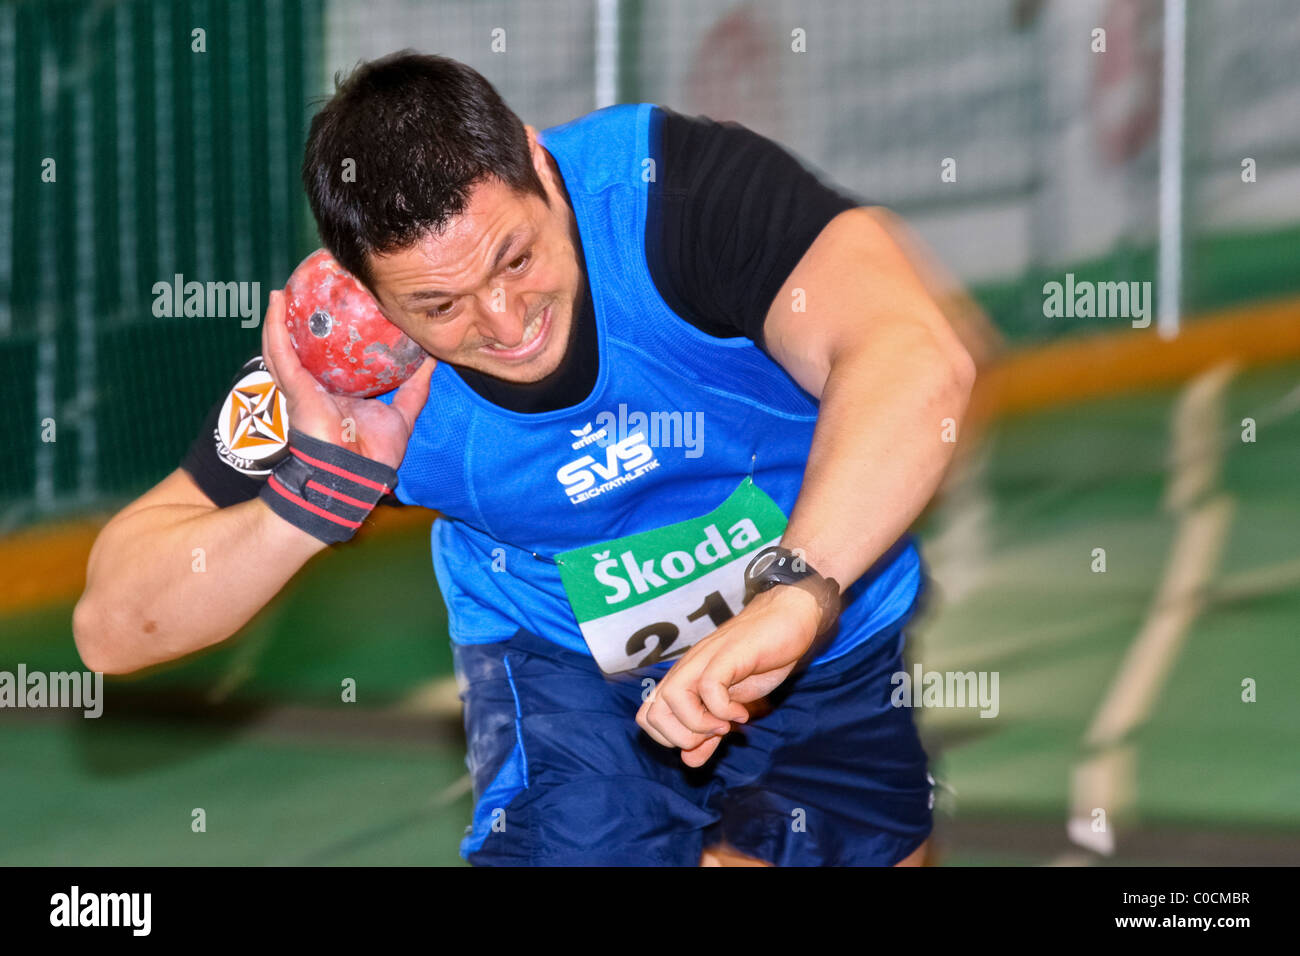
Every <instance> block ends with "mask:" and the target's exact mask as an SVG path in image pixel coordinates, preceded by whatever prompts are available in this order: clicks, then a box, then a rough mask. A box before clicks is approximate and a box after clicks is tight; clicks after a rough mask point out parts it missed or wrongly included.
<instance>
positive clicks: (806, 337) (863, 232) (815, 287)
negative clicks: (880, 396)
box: [763, 206, 964, 399]
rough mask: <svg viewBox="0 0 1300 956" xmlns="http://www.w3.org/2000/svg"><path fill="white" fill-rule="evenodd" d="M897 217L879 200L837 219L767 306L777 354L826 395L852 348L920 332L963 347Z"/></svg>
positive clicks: (942, 344)
mask: <svg viewBox="0 0 1300 956" xmlns="http://www.w3.org/2000/svg"><path fill="white" fill-rule="evenodd" d="M897 228H898V227H897V225H896V220H893V218H892V215H891V214H890V213H889V212H888V211H887V210H884V209H882V208H881V207H878V206H871V207H865V206H863V207H857V208H854V209H850V210H847V211H845V212H842V213H840V214H839V215H838V216H836V217H835V218H834V219H832V220H831V221H830V222H829V223H828V224H827V226H826V228H825V229H823V230H822V231H821V233H820V234H819V235H818V236H817V239H816V240H815V241H814V242H813V244H812V245H811V246H810V247H809V249H808V251H807V252H806V253H805V254H804V255H803V258H801V259H800V260H799V262H798V264H797V265H796V266H795V268H794V270H793V271H792V272H791V273H790V275H789V276H788V277H787V279H786V281H785V283H784V284H783V285H782V287H781V289H780V290H779V291H778V292H777V294H776V297H775V298H774V299H773V300H772V304H771V306H770V308H769V309H768V312H767V315H766V316H765V318H764V322H763V337H764V341H765V344H766V347H767V350H768V353H769V354H770V355H771V356H772V358H773V359H774V360H775V361H776V362H777V363H778V364H779V365H781V367H782V368H784V369H785V370H786V372H787V373H789V375H790V376H791V377H792V378H793V379H794V380H795V381H796V382H798V383H799V385H800V387H802V388H803V389H804V390H805V391H807V392H808V393H809V394H811V395H813V396H815V397H816V398H818V399H820V398H821V394H822V390H823V389H824V387H825V385H826V379H827V377H828V376H829V375H830V370H831V365H832V364H833V362H834V361H835V358H836V356H837V355H838V354H840V353H841V352H843V351H845V350H847V349H853V348H859V347H870V345H871V343H872V342H873V341H878V340H882V339H883V338H896V337H899V336H915V338H916V340H917V341H918V342H923V343H927V344H931V345H934V346H935V347H937V348H938V349H940V350H941V351H943V352H945V353H949V354H952V355H954V356H956V355H958V354H959V353H962V354H964V350H963V349H962V346H961V342H960V341H959V340H958V338H957V336H956V335H955V334H954V333H953V330H952V327H951V326H950V325H949V323H948V321H947V319H946V318H945V316H944V314H943V311H942V309H941V308H940V306H939V303H938V302H937V301H936V299H935V298H934V296H933V295H932V294H931V292H930V290H929V289H928V288H927V285H926V283H925V281H923V279H922V278H921V276H920V275H919V274H918V273H917V271H916V269H915V268H914V267H913V263H912V261H911V260H910V259H909V258H908V255H907V254H906V253H905V252H904V249H903V247H902V246H901V245H900V244H899V242H898V241H897V240H896V239H895V237H894V234H895V232H896V230H897Z"/></svg>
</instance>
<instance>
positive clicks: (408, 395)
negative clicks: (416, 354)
mask: <svg viewBox="0 0 1300 956" xmlns="http://www.w3.org/2000/svg"><path fill="white" fill-rule="evenodd" d="M437 365H438V361H437V359H435V358H434V357H433V356H432V355H426V356H425V358H424V362H423V364H421V365H420V367H419V368H418V369H416V371H415V374H414V375H412V376H411V377H410V378H408V379H407V380H406V381H405V382H403V383H402V385H401V387H400V388H398V389H397V394H396V395H394V396H393V403H392V407H393V408H395V409H397V411H398V413H399V414H400V415H401V416H402V419H403V420H404V421H405V422H406V425H407V427H408V428H414V427H415V420H416V419H417V418H418V417H419V416H420V411H421V410H422V409H423V408H424V403H425V402H426V401H428V400H429V380H430V379H431V378H432V377H433V370H434V368H436V367H437Z"/></svg>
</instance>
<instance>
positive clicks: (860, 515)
mask: <svg viewBox="0 0 1300 956" xmlns="http://www.w3.org/2000/svg"><path fill="white" fill-rule="evenodd" d="M973 379H974V372H973V365H972V363H971V362H970V359H969V356H967V355H966V354H965V352H964V351H962V350H961V349H960V348H953V347H952V345H951V343H948V342H941V341H939V340H938V339H936V338H934V337H933V336H932V335H930V334H929V333H928V332H927V331H926V330H925V329H923V328H912V327H902V328H897V327H896V328H893V329H892V330H891V331H890V332H889V333H888V334H887V335H882V336H880V337H877V338H876V339H874V340H871V341H867V342H864V343H862V345H861V346H860V347H857V348H854V349H852V350H846V352H845V353H843V354H842V355H840V356H838V357H837V358H836V360H835V361H834V362H833V363H832V365H831V369H830V372H829V374H828V376H827V379H826V386H825V388H824V389H823V392H822V398H821V408H820V411H819V413H818V416H817V427H816V430H815V432H814V435H813V443H812V449H811V452H810V455H809V458H808V464H807V467H806V468H805V471H804V481H803V487H802V489H801V490H800V493H799V498H798V500H797V501H796V503H795V507H794V510H793V512H792V513H791V516H790V522H789V525H788V526H787V528H786V531H785V535H784V536H783V538H782V544H783V545H784V546H785V547H787V548H791V549H795V548H798V549H802V553H803V555H804V557H805V559H806V560H807V562H808V563H809V565H810V566H811V567H813V568H814V569H815V570H817V571H818V572H819V573H820V574H822V575H824V576H826V577H833V578H835V579H836V581H838V582H839V584H840V587H841V589H846V588H848V587H849V585H850V584H852V583H853V582H854V581H856V580H857V579H858V578H859V577H861V576H862V574H863V573H864V572H865V571H866V570H867V569H868V568H869V567H871V565H872V564H874V563H875V562H876V560H877V559H878V558H879V557H880V556H881V555H882V554H884V553H885V551H886V550H887V549H888V548H889V547H890V546H891V545H892V544H893V543H894V542H895V541H897V540H898V538H899V537H900V536H901V535H902V534H903V533H904V532H905V531H906V530H907V528H908V527H909V526H910V525H911V524H912V522H913V521H915V520H916V518H917V517H918V516H919V515H920V514H921V512H922V510H923V509H924V508H925V506H926V504H927V503H928V502H929V500H930V498H931V497H932V496H933V495H934V493H935V491H936V490H937V489H938V487H939V483H940V481H941V479H942V477H943V472H944V470H945V468H946V467H947V465H948V463H949V461H950V460H951V458H952V455H953V451H954V449H955V447H956V446H955V443H954V441H953V439H954V438H955V436H956V434H957V433H958V432H957V430H958V428H959V427H960V424H961V421H962V418H963V416H964V414H965V410H966V405H967V402H968V401H969V398H970V389H971V386H972V384H973Z"/></svg>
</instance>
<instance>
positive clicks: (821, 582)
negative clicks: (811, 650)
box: [745, 545, 840, 636]
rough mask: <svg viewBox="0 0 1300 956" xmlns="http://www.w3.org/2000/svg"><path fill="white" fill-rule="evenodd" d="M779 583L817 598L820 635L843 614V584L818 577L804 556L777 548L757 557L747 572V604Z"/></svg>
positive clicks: (755, 556) (770, 548)
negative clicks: (841, 604)
mask: <svg viewBox="0 0 1300 956" xmlns="http://www.w3.org/2000/svg"><path fill="white" fill-rule="evenodd" d="M778 584H791V585H794V586H795V587H797V588H801V589H803V590H805V591H807V592H808V593H809V594H811V595H812V596H813V597H814V598H816V599H817V604H818V606H819V607H821V609H822V617H821V622H820V623H819V624H818V627H817V634H818V636H821V635H822V634H825V633H826V632H827V631H828V630H830V629H831V626H832V625H833V624H834V623H835V620H836V618H838V617H839V614H840V585H839V582H838V581H836V580H835V579H834V578H824V577H822V576H821V575H820V574H818V573H817V572H816V571H815V570H813V568H812V567H811V566H810V565H809V564H808V562H807V561H805V560H804V559H803V558H802V557H801V556H800V555H798V554H796V553H795V552H793V551H791V550H790V549H789V548H782V547H780V546H779V545H773V546H772V547H769V548H764V549H763V550H762V551H760V552H758V554H756V555H754V557H753V559H752V560H751V561H750V562H749V566H748V567H747V568H746V569H745V603H746V604H748V603H749V601H750V600H751V599H752V598H753V597H754V596H755V595H757V594H761V593H763V592H764V591H767V590H769V589H771V588H774V587H776V586H777V585H778Z"/></svg>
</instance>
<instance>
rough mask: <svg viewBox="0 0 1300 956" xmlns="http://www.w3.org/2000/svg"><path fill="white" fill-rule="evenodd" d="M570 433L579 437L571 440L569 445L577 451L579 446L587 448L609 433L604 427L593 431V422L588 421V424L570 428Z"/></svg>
mask: <svg viewBox="0 0 1300 956" xmlns="http://www.w3.org/2000/svg"><path fill="white" fill-rule="evenodd" d="M569 434H570V435H572V436H573V437H574V438H575V439H577V440H576V441H572V442H569V447H570V448H572V449H573V450H574V451H577V450H578V449H579V448H586V447H587V446H588V445H590V444H591V443H592V442H598V441H600V440H601V439H603V438H605V437H606V434H607V433H606V431H605V429H603V428H598V429H596V430H595V431H594V432H593V431H592V430H591V422H587V424H586V425H583V426H582V427H581V428H570V429H569Z"/></svg>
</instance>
